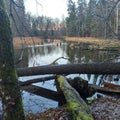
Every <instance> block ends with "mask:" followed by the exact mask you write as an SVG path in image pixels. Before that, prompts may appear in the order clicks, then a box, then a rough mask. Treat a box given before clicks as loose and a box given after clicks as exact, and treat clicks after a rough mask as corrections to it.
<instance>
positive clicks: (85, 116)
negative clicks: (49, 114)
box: [57, 76, 93, 120]
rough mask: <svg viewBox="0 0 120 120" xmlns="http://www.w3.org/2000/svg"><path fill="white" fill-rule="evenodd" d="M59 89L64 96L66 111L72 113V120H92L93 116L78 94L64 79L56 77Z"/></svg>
mask: <svg viewBox="0 0 120 120" xmlns="http://www.w3.org/2000/svg"><path fill="white" fill-rule="evenodd" d="M57 80H58V82H59V84H60V88H61V90H62V91H63V94H64V96H65V99H66V102H67V106H68V110H69V111H70V112H71V113H72V115H73V119H74V120H93V116H92V114H91V111H90V109H89V107H88V106H87V104H86V103H85V102H84V100H83V99H82V98H81V97H80V95H79V94H78V92H77V91H76V90H75V89H74V88H73V87H71V86H70V84H69V83H68V82H67V80H66V78H65V77H63V76H59V77H58V79H57Z"/></svg>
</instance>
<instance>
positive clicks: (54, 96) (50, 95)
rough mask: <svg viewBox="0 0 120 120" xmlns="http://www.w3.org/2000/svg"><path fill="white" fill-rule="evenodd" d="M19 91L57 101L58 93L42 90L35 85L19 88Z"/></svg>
mask: <svg viewBox="0 0 120 120" xmlns="http://www.w3.org/2000/svg"><path fill="white" fill-rule="evenodd" d="M21 89H22V90H25V91H27V92H30V93H33V94H35V95H38V96H42V97H45V98H47V99H51V100H54V101H59V96H60V95H59V93H58V92H56V91H53V90H49V89H46V88H42V87H39V86H36V85H29V86H21Z"/></svg>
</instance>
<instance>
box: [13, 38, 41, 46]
mask: <svg viewBox="0 0 120 120" xmlns="http://www.w3.org/2000/svg"><path fill="white" fill-rule="evenodd" d="M41 42H42V39H41V38H39V37H24V38H22V39H21V38H19V37H14V38H13V46H14V47H15V48H21V47H22V44H23V45H24V46H28V45H34V44H35V45H38V44H41Z"/></svg>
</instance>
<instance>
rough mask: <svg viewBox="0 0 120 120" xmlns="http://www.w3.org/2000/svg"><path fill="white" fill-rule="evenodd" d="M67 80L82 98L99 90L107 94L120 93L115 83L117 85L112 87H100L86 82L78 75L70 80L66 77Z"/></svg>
mask: <svg viewBox="0 0 120 120" xmlns="http://www.w3.org/2000/svg"><path fill="white" fill-rule="evenodd" d="M68 82H69V83H70V85H71V86H72V87H74V88H75V89H76V90H77V91H78V92H79V94H80V95H81V97H82V98H83V99H86V98H87V97H90V96H92V95H93V94H94V93H95V92H100V93H103V94H107V95H112V94H117V95H120V89H118V87H119V88H120V86H119V85H115V86H117V87H114V89H113V87H112V88H110V87H108V86H107V87H106V86H104V87H100V86H97V85H93V84H88V81H86V80H84V79H82V78H80V77H76V78H74V79H72V80H69V79H68Z"/></svg>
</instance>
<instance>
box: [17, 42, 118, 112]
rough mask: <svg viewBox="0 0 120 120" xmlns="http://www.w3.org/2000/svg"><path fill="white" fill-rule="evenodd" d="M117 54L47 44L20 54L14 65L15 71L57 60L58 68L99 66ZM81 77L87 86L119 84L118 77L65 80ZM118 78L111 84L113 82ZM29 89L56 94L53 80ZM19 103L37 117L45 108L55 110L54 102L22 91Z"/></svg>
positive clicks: (85, 76)
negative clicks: (94, 63)
mask: <svg viewBox="0 0 120 120" xmlns="http://www.w3.org/2000/svg"><path fill="white" fill-rule="evenodd" d="M20 53H21V50H20V49H16V50H15V56H16V59H17V58H18V57H19V55H20ZM117 54H118V51H99V50H95V51H93V50H91V51H89V50H82V49H81V48H80V47H79V46H72V47H71V46H70V45H69V44H68V43H61V44H60V45H59V44H57V45H56V44H55V43H49V44H44V45H36V46H28V47H27V48H25V50H24V54H23V55H24V56H23V60H22V62H21V63H19V64H18V65H17V67H33V66H41V65H48V64H51V63H52V62H53V61H54V60H56V59H57V58H60V57H64V58H65V59H64V58H61V59H59V60H58V61H57V63H58V64H69V63H92V62H103V61H105V60H109V59H111V58H113V56H115V55H117ZM113 61H114V62H118V61H120V59H119V58H117V59H113ZM43 76H45V75H38V76H28V77H19V80H20V81H26V80H29V79H32V78H38V77H43ZM75 76H76V77H77V76H79V77H82V78H83V79H85V80H88V81H89V83H91V84H96V85H101V82H102V80H106V81H111V82H114V83H116V84H120V79H119V76H117V75H112V76H110V75H109V76H108V75H107V76H103V75H94V74H91V75H87V74H84V75H83V74H73V75H68V77H71V78H73V77H75ZM116 77H117V78H118V80H117V81H115V80H114V79H115V78H116ZM33 85H37V86H41V87H44V88H47V89H51V90H54V91H56V87H55V85H54V80H51V81H47V82H44V83H43V82H41V83H36V84H33ZM22 96H23V102H24V108H25V112H26V113H28V112H32V113H37V112H41V111H44V110H46V109H48V108H55V107H57V106H58V102H56V101H53V100H50V99H47V98H43V97H41V96H37V95H34V94H31V93H28V92H26V91H22Z"/></svg>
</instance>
